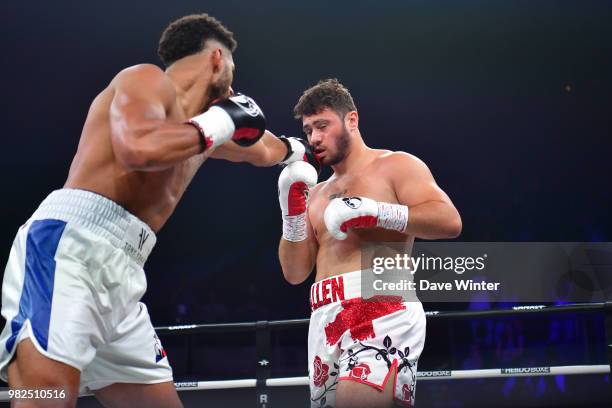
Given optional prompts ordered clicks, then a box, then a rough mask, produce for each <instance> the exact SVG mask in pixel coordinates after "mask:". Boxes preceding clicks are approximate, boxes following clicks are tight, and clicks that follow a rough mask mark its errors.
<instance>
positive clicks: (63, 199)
mask: <svg viewBox="0 0 612 408" xmlns="http://www.w3.org/2000/svg"><path fill="white" fill-rule="evenodd" d="M31 219H32V220H40V219H56V220H61V221H65V222H67V223H70V224H75V225H78V226H80V227H82V228H84V229H86V230H88V231H90V232H93V233H94V234H96V235H98V236H101V237H103V238H106V239H107V240H108V241H109V242H110V243H111V245H113V246H114V247H115V248H118V249H123V250H124V251H125V253H126V254H127V255H128V256H130V257H131V258H132V259H133V260H134V261H135V262H136V263H138V264H139V265H140V266H142V265H144V263H145V261H146V260H147V258H148V257H149V254H150V253H151V251H152V250H153V247H154V246H155V242H156V240H157V238H156V237H155V233H154V232H153V230H151V228H150V227H149V226H148V225H147V224H146V223H144V222H143V221H141V220H140V219H139V218H137V217H136V216H135V215H133V214H132V213H130V212H129V211H127V210H126V209H125V208H123V207H121V206H120V205H119V204H117V203H115V202H114V201H112V200H110V199H108V198H106V197H103V196H101V195H99V194H96V193H92V192H90V191H85V190H77V189H68V188H65V189H61V190H55V191H53V192H52V193H51V194H49V196H47V198H45V199H44V200H43V202H42V203H41V204H40V206H39V207H38V209H37V210H36V211H35V212H34V214H33V215H32V217H31Z"/></svg>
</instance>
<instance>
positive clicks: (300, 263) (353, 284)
mask: <svg viewBox="0 0 612 408" xmlns="http://www.w3.org/2000/svg"><path fill="white" fill-rule="evenodd" d="M294 113H295V117H296V118H297V119H298V120H301V121H302V126H303V129H304V133H305V134H306V135H307V137H308V141H309V143H310V144H311V145H312V146H313V148H314V150H315V153H316V154H317V156H318V158H319V160H320V162H321V164H322V165H328V166H331V168H332V170H333V175H332V176H331V177H330V178H329V179H328V180H326V181H324V182H321V183H319V184H316V182H317V173H316V171H315V170H314V169H313V168H312V167H311V166H309V165H308V164H307V163H304V162H296V163H292V164H290V165H288V166H287V167H286V168H285V169H284V170H283V171H282V172H281V175H280V177H279V192H280V196H279V200H280V205H281V210H282V216H283V237H282V239H281V241H280V245H279V258H280V263H281V267H282V270H283V274H284V277H285V279H286V280H287V281H288V282H290V283H292V284H299V283H301V282H303V281H304V280H305V279H306V278H307V277H308V276H309V275H310V273H311V272H312V270H313V268H314V267H315V266H316V271H317V273H316V277H315V283H314V285H313V286H312V288H311V292H310V293H311V299H310V301H311V309H312V316H311V319H310V328H309V335H308V358H309V377H310V392H311V406H312V407H338V408H347V407H350V408H356V407H390V406H393V405H394V404H396V405H400V406H412V405H413V404H414V391H415V385H416V372H417V362H418V359H419V356H420V354H421V351H422V350H423V345H424V342H425V314H424V312H423V307H422V305H421V303H420V302H419V301H418V300H417V301H404V300H403V299H402V298H401V297H398V298H383V299H382V300H380V301H372V300H371V299H364V298H362V296H361V274H362V271H361V269H362V259H361V248H362V244H364V243H366V242H398V243H400V244H401V245H402V247H403V248H404V253H407V254H410V251H411V248H412V244H413V242H414V239H415V237H418V238H423V239H440V238H454V237H457V236H458V235H459V233H460V231H461V228H462V224H461V218H460V216H459V213H458V212H457V210H456V209H455V207H454V206H453V204H452V202H451V200H450V199H449V197H448V196H447V195H446V194H445V193H444V191H442V189H440V187H438V185H437V184H436V182H435V181H434V178H433V176H432V174H431V172H430V171H429V169H428V168H427V166H426V165H425V164H424V163H423V162H422V161H421V160H419V159H418V158H417V157H415V156H413V155H411V154H408V153H405V152H399V151H389V150H382V149H374V148H370V147H368V146H367V145H366V144H365V143H364V140H363V138H362V135H361V132H360V130H359V126H358V125H359V114H358V112H357V108H356V107H355V103H354V101H353V98H352V96H351V94H350V93H349V91H348V89H346V88H345V87H344V86H343V85H342V84H340V83H339V82H338V81H337V80H334V79H330V80H323V81H320V82H319V83H318V84H317V85H315V86H313V87H311V88H309V89H307V90H306V91H304V93H303V95H302V96H301V97H300V99H299V101H298V103H297V105H296V106H295V108H294ZM315 184H316V186H315Z"/></svg>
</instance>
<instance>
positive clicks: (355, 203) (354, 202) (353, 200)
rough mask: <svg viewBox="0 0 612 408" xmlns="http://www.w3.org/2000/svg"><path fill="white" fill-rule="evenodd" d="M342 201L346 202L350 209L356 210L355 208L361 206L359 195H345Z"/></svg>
mask: <svg viewBox="0 0 612 408" xmlns="http://www.w3.org/2000/svg"><path fill="white" fill-rule="evenodd" d="M342 201H344V204H346V205H347V207H348V208H350V209H352V210H356V209H357V208H359V207H361V198H359V197H346V198H343V199H342Z"/></svg>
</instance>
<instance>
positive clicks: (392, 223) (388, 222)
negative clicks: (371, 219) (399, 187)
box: [376, 203, 408, 232]
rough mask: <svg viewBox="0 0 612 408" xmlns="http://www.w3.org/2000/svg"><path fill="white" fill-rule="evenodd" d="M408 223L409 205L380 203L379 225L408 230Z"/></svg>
mask: <svg viewBox="0 0 612 408" xmlns="http://www.w3.org/2000/svg"><path fill="white" fill-rule="evenodd" d="M406 225H408V207H407V206H405V205H400V204H389V203H378V221H377V222H376V226H377V227H381V228H385V229H390V230H395V231H399V232H404V231H406Z"/></svg>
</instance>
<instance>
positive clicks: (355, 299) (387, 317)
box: [308, 271, 425, 408]
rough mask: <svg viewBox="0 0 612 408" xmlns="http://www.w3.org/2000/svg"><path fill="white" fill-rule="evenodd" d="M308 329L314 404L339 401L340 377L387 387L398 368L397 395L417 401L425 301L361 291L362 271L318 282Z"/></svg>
mask: <svg viewBox="0 0 612 408" xmlns="http://www.w3.org/2000/svg"><path fill="white" fill-rule="evenodd" d="M310 304H311V309H312V315H311V318H310V327H309V331H308V361H309V370H308V371H309V382H310V399H311V407H321V408H322V407H334V406H335V397H336V396H335V394H336V388H337V386H338V382H339V381H344V380H347V381H356V382H359V383H362V384H366V385H368V386H370V387H373V388H375V389H377V390H379V391H381V392H382V391H383V390H384V389H385V386H386V384H387V381H388V379H389V378H390V376H391V374H392V373H397V375H396V376H395V382H394V384H393V388H394V399H395V402H396V404H399V405H401V406H413V405H414V393H415V385H416V373H417V362H418V359H419V356H420V355H421V351H422V350H423V345H424V343H425V313H424V311H423V306H422V305H421V303H420V302H418V301H414V302H405V301H403V300H402V298H401V297H392V296H389V297H381V296H377V297H374V298H371V299H363V298H362V297H361V271H357V272H351V273H345V274H342V275H337V276H333V277H331V278H328V279H324V280H321V281H319V282H315V283H314V284H313V285H312V287H311V290H310Z"/></svg>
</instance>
